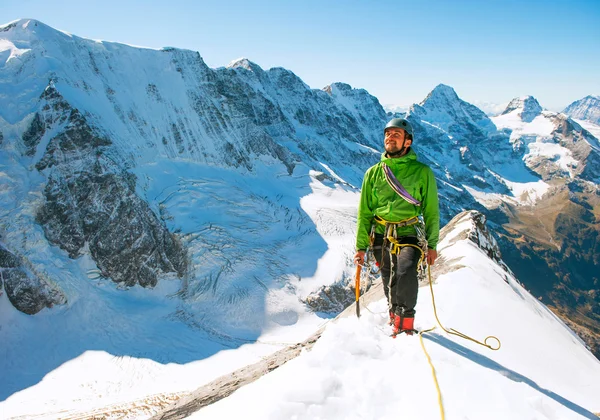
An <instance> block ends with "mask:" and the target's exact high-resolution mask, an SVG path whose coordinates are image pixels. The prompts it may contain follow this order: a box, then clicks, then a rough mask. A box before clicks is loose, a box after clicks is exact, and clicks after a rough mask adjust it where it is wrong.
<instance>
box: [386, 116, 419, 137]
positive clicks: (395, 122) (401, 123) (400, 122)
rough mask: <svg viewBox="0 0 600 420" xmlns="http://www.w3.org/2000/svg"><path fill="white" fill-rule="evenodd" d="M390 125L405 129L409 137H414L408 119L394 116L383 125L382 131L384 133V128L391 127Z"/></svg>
mask: <svg viewBox="0 0 600 420" xmlns="http://www.w3.org/2000/svg"><path fill="white" fill-rule="evenodd" d="M391 127H396V128H402V129H403V130H404V131H406V132H407V133H408V134H410V136H411V137H414V136H413V128H412V125H410V123H409V122H408V121H406V120H405V119H404V118H394V119H392V120H390V121H389V122H388V123H387V124H386V125H385V128H384V129H383V132H384V133H385V130H387V129H388V128H391Z"/></svg>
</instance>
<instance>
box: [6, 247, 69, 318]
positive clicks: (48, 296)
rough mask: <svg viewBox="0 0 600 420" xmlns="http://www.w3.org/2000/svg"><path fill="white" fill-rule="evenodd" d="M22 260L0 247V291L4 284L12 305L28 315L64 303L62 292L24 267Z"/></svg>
mask: <svg viewBox="0 0 600 420" xmlns="http://www.w3.org/2000/svg"><path fill="white" fill-rule="evenodd" d="M24 262H25V261H24V260H23V259H22V258H19V257H17V256H16V255H15V254H13V253H12V252H10V251H8V250H7V249H6V248H4V247H3V246H2V245H0V280H1V281H0V290H1V289H2V283H4V290H5V291H6V296H7V297H8V300H9V301H10V303H12V305H13V306H14V307H15V308H17V309H18V310H19V311H21V312H24V313H26V314H28V315H33V314H36V313H38V312H39V311H41V310H42V309H44V308H51V307H53V306H54V305H62V304H64V303H66V298H65V296H64V295H63V294H62V292H61V291H60V290H59V289H58V288H57V287H56V286H54V285H53V284H52V283H51V282H49V281H48V280H47V279H44V278H43V277H41V276H38V275H35V274H34V273H33V272H32V271H31V270H30V269H28V268H26V267H25V266H24Z"/></svg>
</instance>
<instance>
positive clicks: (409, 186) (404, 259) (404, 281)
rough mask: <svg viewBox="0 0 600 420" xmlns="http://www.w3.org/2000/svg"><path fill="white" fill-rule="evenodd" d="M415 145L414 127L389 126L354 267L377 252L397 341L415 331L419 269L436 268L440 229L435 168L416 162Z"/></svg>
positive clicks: (373, 170) (370, 178) (365, 205)
mask: <svg viewBox="0 0 600 420" xmlns="http://www.w3.org/2000/svg"><path fill="white" fill-rule="evenodd" d="M412 142H413V128H412V126H411V124H410V122H408V121H407V120H405V119H402V118H394V119H392V120H391V121H389V122H388V123H387V124H386V126H385V128H384V148H385V152H384V153H382V155H381V161H380V162H379V163H377V164H376V165H374V166H372V167H370V168H369V169H368V170H367V172H366V173H365V176H364V179H363V184H362V191H361V195H360V204H359V208H358V227H357V234H356V249H357V252H356V255H355V256H354V262H355V263H356V264H359V265H363V264H364V261H365V252H366V250H367V248H368V247H369V246H371V247H372V250H373V254H374V256H375V259H376V261H377V263H378V264H379V266H380V269H381V277H382V281H383V290H384V293H385V296H386V298H387V299H388V303H389V315H390V324H391V325H393V334H392V335H393V336H396V334H398V333H402V332H405V333H407V334H412V332H413V331H414V319H415V305H416V303H417V293H418V287H419V284H418V278H417V269H418V266H419V262H420V261H421V258H426V261H427V264H429V265H433V264H434V262H435V260H436V258H437V251H436V246H437V242H438V238H439V229H440V213H439V205H438V194H437V186H436V182H435V177H434V175H433V171H432V170H431V168H429V167H428V166H427V165H425V164H424V163H421V162H419V161H417V155H416V153H415V152H414V150H413V149H412V148H411V147H410V146H411V145H412ZM421 216H422V217H421ZM423 223H424V226H423Z"/></svg>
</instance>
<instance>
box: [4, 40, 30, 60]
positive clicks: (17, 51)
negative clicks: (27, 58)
mask: <svg viewBox="0 0 600 420" xmlns="http://www.w3.org/2000/svg"><path fill="white" fill-rule="evenodd" d="M30 50H31V49H30V48H17V47H16V46H15V44H13V43H12V42H10V41H9V40H7V39H0V65H6V64H7V63H8V62H9V61H10V60H12V59H14V58H16V57H19V56H21V55H23V54H25V53H26V52H28V51H30Z"/></svg>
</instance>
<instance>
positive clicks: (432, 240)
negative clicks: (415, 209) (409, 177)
mask: <svg viewBox="0 0 600 420" xmlns="http://www.w3.org/2000/svg"><path fill="white" fill-rule="evenodd" d="M426 172H427V177H426V181H425V188H426V191H425V199H424V200H423V204H422V206H423V219H424V220H425V231H426V234H427V246H428V247H429V248H431V249H436V247H437V243H438V240H439V238H440V206H439V202H438V191H437V184H436V182H435V176H434V175H433V171H432V170H431V168H427V169H426Z"/></svg>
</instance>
